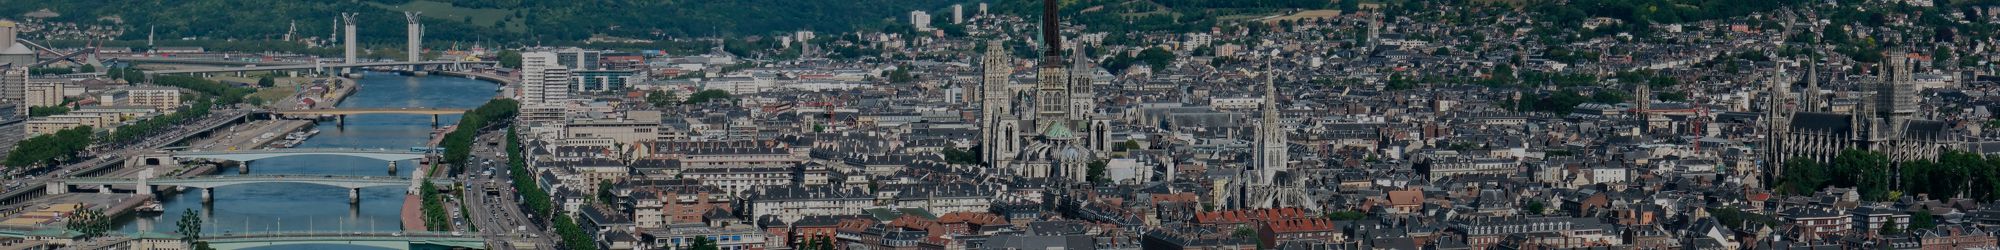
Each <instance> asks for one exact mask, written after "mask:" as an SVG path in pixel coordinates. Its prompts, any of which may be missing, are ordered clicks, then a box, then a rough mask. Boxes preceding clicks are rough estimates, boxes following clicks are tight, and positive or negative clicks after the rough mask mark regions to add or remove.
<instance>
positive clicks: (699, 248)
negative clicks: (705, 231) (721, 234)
mask: <svg viewBox="0 0 2000 250" xmlns="http://www.w3.org/2000/svg"><path fill="white" fill-rule="evenodd" d="M688 249H691V250H719V249H720V248H718V247H716V246H715V240H712V239H708V236H695V237H694V238H693V239H688Z"/></svg>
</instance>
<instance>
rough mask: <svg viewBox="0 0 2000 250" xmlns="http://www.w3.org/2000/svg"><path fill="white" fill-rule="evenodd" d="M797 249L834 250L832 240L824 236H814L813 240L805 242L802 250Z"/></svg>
mask: <svg viewBox="0 0 2000 250" xmlns="http://www.w3.org/2000/svg"><path fill="white" fill-rule="evenodd" d="M799 249H801V250H833V249H834V248H833V240H832V239H828V238H827V237H826V236H816V237H813V238H812V240H809V241H806V245H805V247H802V248H799Z"/></svg>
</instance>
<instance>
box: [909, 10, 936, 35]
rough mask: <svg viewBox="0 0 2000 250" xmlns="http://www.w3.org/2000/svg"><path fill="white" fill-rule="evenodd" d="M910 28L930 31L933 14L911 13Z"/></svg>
mask: <svg viewBox="0 0 2000 250" xmlns="http://www.w3.org/2000/svg"><path fill="white" fill-rule="evenodd" d="M910 26H911V27H916V28H917V31H930V30H931V14H930V13H924V11H921V10H918V11H910Z"/></svg>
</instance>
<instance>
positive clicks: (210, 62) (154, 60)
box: [105, 56, 310, 67]
mask: <svg viewBox="0 0 2000 250" xmlns="http://www.w3.org/2000/svg"><path fill="white" fill-rule="evenodd" d="M250 58H254V57H250ZM242 59H243V58H186V57H117V56H114V57H110V58H107V59H105V61H106V62H124V63H130V64H174V65H200V66H235V67H258V66H283V65H307V64H310V63H308V62H294V61H264V60H261V58H258V59H259V60H242Z"/></svg>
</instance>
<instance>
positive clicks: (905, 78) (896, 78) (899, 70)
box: [882, 66, 917, 83]
mask: <svg viewBox="0 0 2000 250" xmlns="http://www.w3.org/2000/svg"><path fill="white" fill-rule="evenodd" d="M882 74H883V76H885V77H888V78H889V82H891V83H909V82H911V81H916V80H917V76H915V75H910V70H909V69H908V66H903V67H896V70H891V71H889V72H883V73H882Z"/></svg>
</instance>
